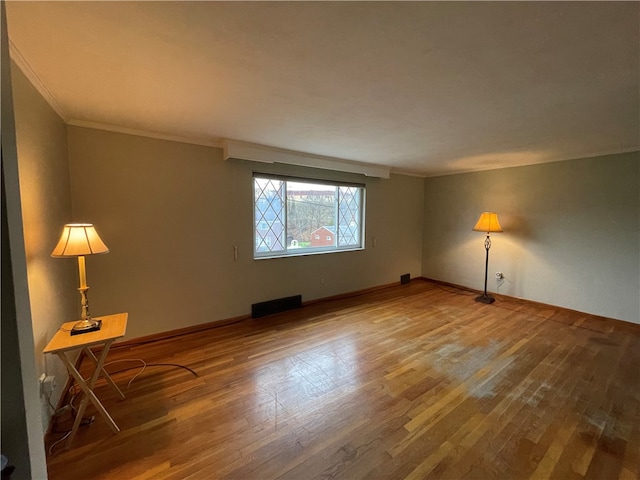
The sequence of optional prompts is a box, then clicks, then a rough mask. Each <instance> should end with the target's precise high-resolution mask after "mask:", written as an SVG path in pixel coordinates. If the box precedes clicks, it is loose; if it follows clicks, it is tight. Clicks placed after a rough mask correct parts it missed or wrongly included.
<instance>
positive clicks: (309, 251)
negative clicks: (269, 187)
mask: <svg viewBox="0 0 640 480" xmlns="http://www.w3.org/2000/svg"><path fill="white" fill-rule="evenodd" d="M256 178H259V179H270V180H277V181H282V182H295V183H308V184H316V185H325V186H326V185H329V186H334V187H355V188H357V189H358V192H359V194H360V198H359V201H358V202H359V209H358V210H359V211H358V224H359V226H360V227H359V232H358V240H359V242H358V244H357V245H348V246H339V238H340V233H339V232H340V227H339V225H338V223H339V221H338V217H339V212H340V204H339V200H338V201H337V202H336V211H335V214H336V233H335V238H334V242H333V243H334V245H329V246H323V247H314V248H309V247H304V248H300V247H298V246H297V245H295V246H294V247H293V248H290V246H289V245H288V242H287V241H286V236H287V203H288V202H287V199H286V192H287V187H286V185H285V189H284V190H285V199H284V202H282V203H283V207H282V208H283V209H284V214H283V216H282V217H283V219H284V222H283V223H284V224H283V229H284V238H285V241H284V244H285V246H284V249H283V250H277V251H268V252H258V251H257V248H258V244H259V243H260V242H259V239H258V237H257V235H258V234H257V231H258V225H259V223H260V221H258V219H257V218H256V181H255V179H256ZM252 192H253V258H254V260H261V259H268V258H283V257H293V256H305V255H315V254H324V253H338V252H348V251H357V250H364V249H365V205H366V203H365V202H366V185H365V184H360V183H349V182H340V181H332V180H320V179H316V178H306V177H291V176H285V175H274V174H271V173H259V172H254V174H253V177H252ZM338 195H339V194H338ZM262 221H264V220H262Z"/></svg>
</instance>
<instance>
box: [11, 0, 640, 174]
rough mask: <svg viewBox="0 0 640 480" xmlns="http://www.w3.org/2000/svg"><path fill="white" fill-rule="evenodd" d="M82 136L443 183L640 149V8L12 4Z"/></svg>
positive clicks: (39, 67) (20, 36) (49, 88)
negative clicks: (94, 129)
mask: <svg viewBox="0 0 640 480" xmlns="http://www.w3.org/2000/svg"><path fill="white" fill-rule="evenodd" d="M7 18H8V31H9V36H10V40H11V48H12V56H13V58H14V59H15V60H16V62H17V63H18V64H19V65H20V67H21V68H22V69H23V70H24V71H25V73H27V75H28V76H29V78H30V79H31V80H32V81H33V82H35V83H36V84H37V85H36V86H37V87H38V88H39V90H40V91H41V92H43V93H44V94H45V96H46V98H47V99H48V101H49V102H50V103H51V104H52V106H53V107H54V108H56V110H57V111H58V113H60V114H61V116H62V117H63V118H64V119H65V121H67V122H68V123H70V124H75V125H87V126H98V127H99V128H107V129H112V130H119V131H125V132H127V131H131V132H133V131H140V132H147V133H148V134H151V135H153V136H166V137H167V138H177V139H181V140H184V141H192V142H193V143H203V144H212V145H219V144H220V142H221V140H222V139H224V138H229V139H236V140H241V141H245V142H253V143H258V144H262V145H267V146H272V147H278V148H284V149H290V150H295V151H300V152H307V153H312V154H316V155H323V156H329V157H336V158H340V159H346V160H352V161H358V162H366V163H372V164H377V165H386V166H390V167H392V168H393V170H394V171H403V172H414V173H420V174H424V175H439V174H445V173H455V172H462V171H473V170H483V169H490V168H498V167H503V166H515V165H524V164H532V163H539V162H547V161H555V160H564V159H570V158H580V157H588V156H594V155H599V154H606V153H617V152H624V151H632V150H639V149H640V139H639V136H640V133H639V131H640V120H639V116H640V115H639V108H640V107H639V105H640V100H639V97H640V81H639V76H640V73H639V72H640V66H639V56H640V38H639V30H640V3H638V2H586V3H582V2H567V3H564V2H563V3H555V2H530V3H525V2H489V3H485V2H203V1H199V2H93V1H92V2H13V1H10V2H7Z"/></svg>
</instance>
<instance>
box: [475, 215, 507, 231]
mask: <svg viewBox="0 0 640 480" xmlns="http://www.w3.org/2000/svg"><path fill="white" fill-rule="evenodd" d="M473 229H474V230H475V231H476V232H487V233H492V232H498V233H499V232H502V227H501V226H500V222H499V221H498V214H497V213H494V212H483V213H482V214H480V218H479V219H478V223H476V226H475V227H473Z"/></svg>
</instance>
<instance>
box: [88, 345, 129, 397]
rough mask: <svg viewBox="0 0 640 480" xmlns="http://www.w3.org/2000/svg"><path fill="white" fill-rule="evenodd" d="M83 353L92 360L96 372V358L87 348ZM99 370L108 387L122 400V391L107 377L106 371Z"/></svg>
mask: <svg viewBox="0 0 640 480" xmlns="http://www.w3.org/2000/svg"><path fill="white" fill-rule="evenodd" d="M105 348H106V347H105ZM84 351H85V352H86V353H87V355H88V356H89V358H91V359H92V360H93V363H94V364H95V365H96V370H97V368H98V359H97V358H96V356H95V355H94V354H93V352H92V351H91V350H90V349H89V348H85V349H84ZM101 370H102V376H103V377H104V379H105V380H106V381H107V383H108V384H109V385H111V386H112V387H113V389H114V390H115V391H116V392H118V395H120V398H124V393H122V391H121V390H120V389H119V388H118V386H117V385H116V384H115V382H114V381H113V380H112V379H111V377H110V376H109V374H108V373H107V371H106V370H105V369H104V368H102V369H101Z"/></svg>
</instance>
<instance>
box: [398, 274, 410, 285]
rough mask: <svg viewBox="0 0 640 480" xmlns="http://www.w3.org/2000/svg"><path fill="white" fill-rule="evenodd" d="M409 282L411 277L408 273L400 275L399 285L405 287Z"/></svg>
mask: <svg viewBox="0 0 640 480" xmlns="http://www.w3.org/2000/svg"><path fill="white" fill-rule="evenodd" d="M410 281H411V275H410V274H409V273H405V274H404V275H400V285H406V284H407V283H409V282H410Z"/></svg>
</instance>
